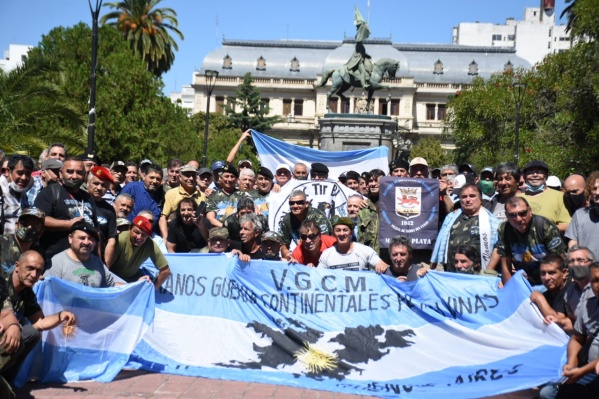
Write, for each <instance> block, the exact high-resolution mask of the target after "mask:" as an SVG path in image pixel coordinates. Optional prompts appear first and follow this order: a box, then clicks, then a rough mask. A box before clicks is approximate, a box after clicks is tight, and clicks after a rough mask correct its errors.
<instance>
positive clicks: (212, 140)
mask: <svg viewBox="0 0 599 399" xmlns="http://www.w3.org/2000/svg"><path fill="white" fill-rule="evenodd" d="M205 118H206V113H204V112H198V113H197V114H194V115H192V116H191V121H192V123H193V125H194V126H195V130H196V131H197V132H198V135H199V136H200V137H201V143H200V147H198V154H202V153H203V151H204V141H203V140H204V127H205V121H206V119H205ZM241 133H242V131H241V130H239V129H238V128H235V127H231V126H230V124H229V120H228V119H227V117H226V116H225V115H223V114H220V113H211V114H210V124H209V127H208V151H207V154H206V159H207V161H208V167H210V164H212V162H214V161H217V160H220V161H224V160H225V159H227V155H229V151H231V148H233V146H235V144H237V141H238V140H239V137H240V135H241ZM237 158H238V159H249V160H250V161H252V164H253V165H258V158H257V157H256V155H255V153H254V152H253V151H252V149H251V147H250V145H248V144H245V143H244V144H243V145H242V146H241V149H240V150H239V153H238V154H237ZM198 159H201V158H198ZM235 166H237V165H235Z"/></svg>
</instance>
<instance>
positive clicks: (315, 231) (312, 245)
mask: <svg viewBox="0 0 599 399" xmlns="http://www.w3.org/2000/svg"><path fill="white" fill-rule="evenodd" d="M299 232H300V238H301V241H300V243H299V244H298V245H297V247H295V249H294V250H293V252H292V253H291V257H290V258H289V261H290V262H291V263H300V264H302V265H306V266H308V267H316V266H318V262H319V260H320V255H321V254H322V253H323V252H324V251H325V250H326V249H327V248H330V247H332V246H333V245H334V244H335V243H336V242H337V240H336V239H335V238H334V237H331V236H329V235H325V234H322V232H321V230H320V226H318V225H317V224H316V223H314V222H313V221H312V220H304V221H303V222H302V224H301V226H300V230H299Z"/></svg>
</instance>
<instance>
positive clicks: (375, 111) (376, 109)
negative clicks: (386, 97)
mask: <svg viewBox="0 0 599 399" xmlns="http://www.w3.org/2000/svg"><path fill="white" fill-rule="evenodd" d="M369 111H370V110H369ZM374 113H375V114H377V115H378V113H379V98H378V97H375V98H374Z"/></svg>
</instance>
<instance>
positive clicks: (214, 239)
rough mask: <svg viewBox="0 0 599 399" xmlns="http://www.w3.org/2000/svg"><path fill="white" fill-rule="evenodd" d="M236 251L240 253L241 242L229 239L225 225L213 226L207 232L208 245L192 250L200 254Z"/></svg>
mask: <svg viewBox="0 0 599 399" xmlns="http://www.w3.org/2000/svg"><path fill="white" fill-rule="evenodd" d="M234 250H236V251H238V252H239V253H241V243H239V242H235V241H231V240H230V239H229V231H228V230H227V229H226V228H225V227H213V228H211V229H210V231H209V232H208V245H207V246H206V247H204V248H202V249H200V250H192V251H191V252H197V253H201V254H208V253H209V254H220V253H223V252H232V251H234Z"/></svg>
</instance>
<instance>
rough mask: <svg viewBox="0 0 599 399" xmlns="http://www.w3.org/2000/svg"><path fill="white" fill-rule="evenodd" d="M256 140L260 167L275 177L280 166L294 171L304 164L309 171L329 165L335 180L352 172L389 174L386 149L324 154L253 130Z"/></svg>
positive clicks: (253, 136)
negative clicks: (376, 170) (294, 167)
mask: <svg viewBox="0 0 599 399" xmlns="http://www.w3.org/2000/svg"><path fill="white" fill-rule="evenodd" d="M252 139H253V140H254V144H255V145H256V150H258V157H259V158H260V164H262V166H265V167H267V168H268V169H270V170H271V171H272V172H273V173H275V171H276V168H277V165H279V164H282V163H284V164H286V165H289V167H290V168H293V165H295V164H296V163H300V162H301V163H304V164H306V166H308V168H310V164H312V163H314V162H320V163H323V164H325V165H326V166H327V167H328V168H329V178H331V179H337V178H338V177H339V175H340V174H341V173H343V172H347V171H348V170H353V171H356V172H358V173H362V172H367V171H371V170H372V169H381V170H383V171H384V172H385V173H388V172H389V149H388V148H387V147H385V146H380V147H374V148H367V149H364V150H355V151H321V150H316V149H313V148H308V147H302V146H299V145H294V144H289V143H286V142H284V141H281V140H277V139H273V138H272V137H269V136H267V135H265V134H262V133H260V132H257V131H255V130H252Z"/></svg>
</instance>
